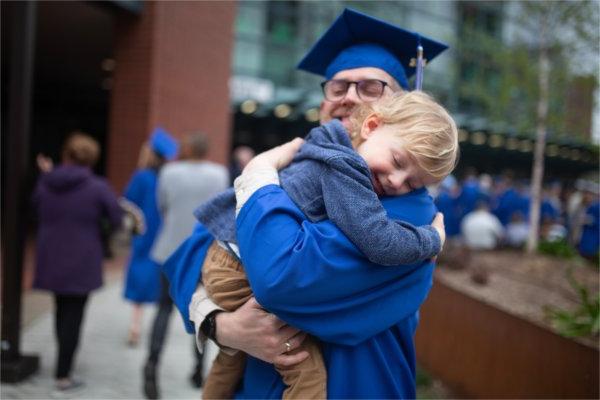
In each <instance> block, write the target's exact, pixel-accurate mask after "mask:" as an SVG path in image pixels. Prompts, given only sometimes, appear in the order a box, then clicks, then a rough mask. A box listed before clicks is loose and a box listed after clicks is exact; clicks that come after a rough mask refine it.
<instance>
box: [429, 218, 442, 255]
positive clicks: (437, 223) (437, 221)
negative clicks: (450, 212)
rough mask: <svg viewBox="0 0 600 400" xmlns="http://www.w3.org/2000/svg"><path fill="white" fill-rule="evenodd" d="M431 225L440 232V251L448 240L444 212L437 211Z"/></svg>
mask: <svg viewBox="0 0 600 400" xmlns="http://www.w3.org/2000/svg"><path fill="white" fill-rule="evenodd" d="M431 226H433V228H434V229H435V230H436V231H437V232H438V234H439V235H440V243H441V245H440V252H441V251H442V249H443V248H444V243H445V242H446V228H445V227H444V214H442V213H440V212H439V213H437V214H435V218H434V219H433V221H432V222H431Z"/></svg>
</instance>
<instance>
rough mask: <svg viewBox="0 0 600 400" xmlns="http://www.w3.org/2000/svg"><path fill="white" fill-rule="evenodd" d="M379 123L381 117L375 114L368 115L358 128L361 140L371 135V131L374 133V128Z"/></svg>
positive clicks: (377, 126)
mask: <svg viewBox="0 0 600 400" xmlns="http://www.w3.org/2000/svg"><path fill="white" fill-rule="evenodd" d="M380 125H381V119H380V118H379V116H378V115H377V114H371V115H369V116H368V117H367V118H365V120H364V121H363V123H362V126H361V128H360V137H361V138H362V139H363V140H367V139H368V138H369V137H371V135H373V133H375V130H376V129H377V128H379V126H380Z"/></svg>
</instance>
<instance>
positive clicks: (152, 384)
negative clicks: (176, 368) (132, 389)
mask: <svg viewBox="0 0 600 400" xmlns="http://www.w3.org/2000/svg"><path fill="white" fill-rule="evenodd" d="M144 395H145V396H146V398H147V399H151V400H154V399H160V395H159V393H158V384H157V382H156V364H154V363H148V364H146V366H145V367H144Z"/></svg>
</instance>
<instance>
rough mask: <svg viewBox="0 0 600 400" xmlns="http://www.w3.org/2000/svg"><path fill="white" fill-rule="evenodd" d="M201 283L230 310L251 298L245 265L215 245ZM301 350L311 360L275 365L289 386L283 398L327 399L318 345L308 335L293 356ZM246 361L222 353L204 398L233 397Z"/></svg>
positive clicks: (214, 365)
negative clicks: (285, 365) (291, 364)
mask: <svg viewBox="0 0 600 400" xmlns="http://www.w3.org/2000/svg"><path fill="white" fill-rule="evenodd" d="M202 281H203V284H204V286H205V287H206V291H207V293H208V295H209V297H210V298H211V299H212V301H214V302H215V303H216V304H218V305H219V306H220V307H222V308H223V309H225V310H227V311H234V310H236V309H237V308H238V307H240V306H242V305H243V304H244V303H245V302H246V301H248V299H250V297H252V289H251V288H250V285H249V284H248V279H247V278H246V273H245V272H244V268H243V266H242V264H240V263H239V262H238V261H237V259H236V258H235V257H234V256H232V255H231V254H229V253H228V252H227V251H226V250H225V249H223V248H222V247H221V246H219V245H218V244H217V243H216V242H215V243H213V244H212V245H211V247H210V248H209V249H208V253H207V254H206V258H205V260H204V264H203V266H202ZM302 350H306V351H308V353H309V354H310V357H308V358H307V359H306V360H304V361H302V362H301V363H299V364H296V365H293V366H291V367H283V366H277V365H275V368H276V369H277V371H278V372H279V373H280V374H281V377H282V378H283V382H284V383H285V384H286V385H287V389H286V390H285V391H284V392H283V398H284V399H324V398H326V397H327V389H326V385H327V371H326V370H325V364H324V362H323V356H322V355H321V349H320V348H319V343H318V341H317V340H316V339H315V338H313V337H310V336H309V337H307V338H306V339H305V340H304V342H302V345H301V346H300V347H299V348H298V349H296V350H293V351H292V352H291V353H292V354H295V353H298V352H300V351H302ZM245 361H246V354H245V353H243V352H241V351H239V352H237V353H236V354H235V355H233V356H229V355H227V354H225V353H223V352H222V351H220V352H219V354H218V355H217V358H216V359H215V362H214V363H213V366H212V368H211V370H210V373H209V375H208V378H207V379H206V382H205V384H204V387H203V389H202V398H204V399H230V398H232V397H233V394H234V393H235V389H236V387H237V385H238V383H239V382H240V380H241V378H242V376H243V373H244V366H245Z"/></svg>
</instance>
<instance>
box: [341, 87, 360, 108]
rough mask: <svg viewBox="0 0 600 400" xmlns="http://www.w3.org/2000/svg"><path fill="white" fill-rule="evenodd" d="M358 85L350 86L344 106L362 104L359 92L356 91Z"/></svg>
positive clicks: (344, 99) (343, 100)
mask: <svg viewBox="0 0 600 400" xmlns="http://www.w3.org/2000/svg"><path fill="white" fill-rule="evenodd" d="M356 90H357V89H356V85H350V86H349V87H348V90H347V91H346V95H345V96H344V98H343V99H342V101H341V103H342V105H345V106H348V105H354V104H358V103H360V102H361V100H360V97H358V92H357V91H356Z"/></svg>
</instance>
